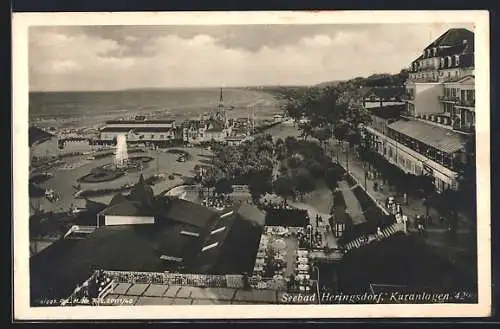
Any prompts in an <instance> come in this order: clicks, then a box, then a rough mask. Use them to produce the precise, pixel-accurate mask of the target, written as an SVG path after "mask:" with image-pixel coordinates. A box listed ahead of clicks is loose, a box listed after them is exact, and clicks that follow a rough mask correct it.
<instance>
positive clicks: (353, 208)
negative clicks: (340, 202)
mask: <svg viewBox="0 0 500 329" xmlns="http://www.w3.org/2000/svg"><path fill="white" fill-rule="evenodd" d="M338 189H339V190H340V191H341V192H342V195H343V196H344V201H345V204H346V207H347V209H346V211H347V212H348V213H349V216H350V217H351V218H352V221H353V223H354V225H356V224H360V223H364V222H366V218H365V215H364V212H363V209H362V208H361V205H360V204H359V201H358V199H357V198H356V196H355V195H354V192H353V191H352V187H350V186H349V184H347V182H346V181H345V180H341V181H340V182H339V187H338Z"/></svg>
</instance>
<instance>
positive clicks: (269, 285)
mask: <svg viewBox="0 0 500 329" xmlns="http://www.w3.org/2000/svg"><path fill="white" fill-rule="evenodd" d="M104 273H105V274H106V275H108V276H109V277H111V278H112V279H113V281H114V282H117V283H131V284H136V283H146V284H162V285H183V286H192V287H200V288H235V289H241V288H244V287H245V277H244V276H243V275H239V274H235V275H211V274H182V273H159V272H125V271H104ZM248 286H249V287H251V288H254V289H273V290H281V289H284V288H285V287H286V283H285V281H284V280H282V279H272V278H257V277H248Z"/></svg>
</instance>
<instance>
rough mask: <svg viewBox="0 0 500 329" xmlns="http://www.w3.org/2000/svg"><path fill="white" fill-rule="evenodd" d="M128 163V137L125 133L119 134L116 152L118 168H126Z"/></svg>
mask: <svg viewBox="0 0 500 329" xmlns="http://www.w3.org/2000/svg"><path fill="white" fill-rule="evenodd" d="M127 165H128V151H127V137H126V136H125V135H118V136H117V137H116V154H115V166H116V168H125V167H127Z"/></svg>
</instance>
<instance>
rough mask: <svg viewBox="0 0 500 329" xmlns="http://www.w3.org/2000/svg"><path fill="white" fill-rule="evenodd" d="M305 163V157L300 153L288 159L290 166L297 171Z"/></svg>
mask: <svg viewBox="0 0 500 329" xmlns="http://www.w3.org/2000/svg"><path fill="white" fill-rule="evenodd" d="M303 161H304V157H303V156H302V155H301V154H299V153H295V154H293V155H292V156H290V157H289V158H288V166H290V168H292V169H297V168H299V167H300V166H301V165H302V162H303Z"/></svg>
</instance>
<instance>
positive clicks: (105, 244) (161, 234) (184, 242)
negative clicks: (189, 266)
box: [30, 223, 198, 298]
mask: <svg viewBox="0 0 500 329" xmlns="http://www.w3.org/2000/svg"><path fill="white" fill-rule="evenodd" d="M182 229H190V227H187V226H185V225H182V224H181V225H179V224H171V223H170V224H162V225H155V224H153V225H119V226H101V227H99V228H97V229H96V230H95V231H94V232H93V233H91V234H89V235H88V236H87V237H86V238H85V239H81V240H68V239H61V240H59V241H57V242H56V243H54V244H52V245H51V246H49V247H47V248H46V249H44V250H43V251H42V252H40V253H39V254H37V255H35V256H33V257H31V259H30V270H31V286H32V289H33V290H32V296H43V297H44V298H50V297H52V296H57V297H62V296H69V294H70V293H71V291H72V290H73V289H74V288H75V286H76V285H77V284H78V283H81V282H83V281H84V280H85V279H86V277H88V276H89V275H90V274H91V273H92V271H93V270H94V269H95V268H96V267H97V268H103V269H107V270H128V271H145V272H147V271H154V272H162V271H164V270H166V269H167V265H166V264H165V263H164V262H163V261H162V260H161V259H160V257H161V255H162V254H167V255H168V256H174V257H177V256H184V255H192V254H196V252H197V251H198V249H197V247H198V246H197V244H193V241H196V239H193V237H190V236H184V235H181V234H179V233H180V231H181V230H182Z"/></svg>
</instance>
